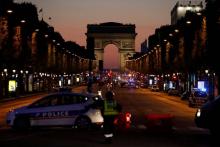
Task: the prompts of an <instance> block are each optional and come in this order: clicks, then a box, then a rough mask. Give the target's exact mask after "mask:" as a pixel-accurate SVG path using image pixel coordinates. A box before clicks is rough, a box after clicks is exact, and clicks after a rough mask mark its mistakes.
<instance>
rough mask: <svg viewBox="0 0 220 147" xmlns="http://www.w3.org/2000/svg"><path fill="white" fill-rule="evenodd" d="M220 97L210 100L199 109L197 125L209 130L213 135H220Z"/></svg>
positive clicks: (196, 116)
mask: <svg viewBox="0 0 220 147" xmlns="http://www.w3.org/2000/svg"><path fill="white" fill-rule="evenodd" d="M219 116H220V95H219V96H217V97H215V98H214V99H213V100H211V99H209V100H208V101H207V102H206V103H205V104H203V105H202V106H201V107H200V108H198V109H197V111H196V113H195V124H196V126H197V127H199V128H204V129H209V130H210V132H211V133H212V134H213V135H218V136H219V135H220V119H219Z"/></svg>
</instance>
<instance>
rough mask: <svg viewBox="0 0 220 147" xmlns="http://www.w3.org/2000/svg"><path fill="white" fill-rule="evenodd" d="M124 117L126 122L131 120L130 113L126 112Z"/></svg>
mask: <svg viewBox="0 0 220 147" xmlns="http://www.w3.org/2000/svg"><path fill="white" fill-rule="evenodd" d="M125 119H126V122H130V121H131V113H128V112H127V113H126V114H125Z"/></svg>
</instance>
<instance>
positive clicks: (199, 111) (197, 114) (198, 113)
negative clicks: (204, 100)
mask: <svg viewBox="0 0 220 147" xmlns="http://www.w3.org/2000/svg"><path fill="white" fill-rule="evenodd" d="M196 116H197V117H200V116H201V109H198V110H197V112H196Z"/></svg>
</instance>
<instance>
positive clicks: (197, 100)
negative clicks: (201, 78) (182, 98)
mask: <svg viewBox="0 0 220 147" xmlns="http://www.w3.org/2000/svg"><path fill="white" fill-rule="evenodd" d="M207 101H208V94H207V92H205V91H201V90H196V91H192V92H191V94H190V96H189V106H190V107H200V106H201V105H203V104H204V103H206V102H207Z"/></svg>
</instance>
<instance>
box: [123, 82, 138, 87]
mask: <svg viewBox="0 0 220 147" xmlns="http://www.w3.org/2000/svg"><path fill="white" fill-rule="evenodd" d="M124 87H127V88H139V87H140V86H139V83H138V82H127V83H126V84H125V85H124Z"/></svg>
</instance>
